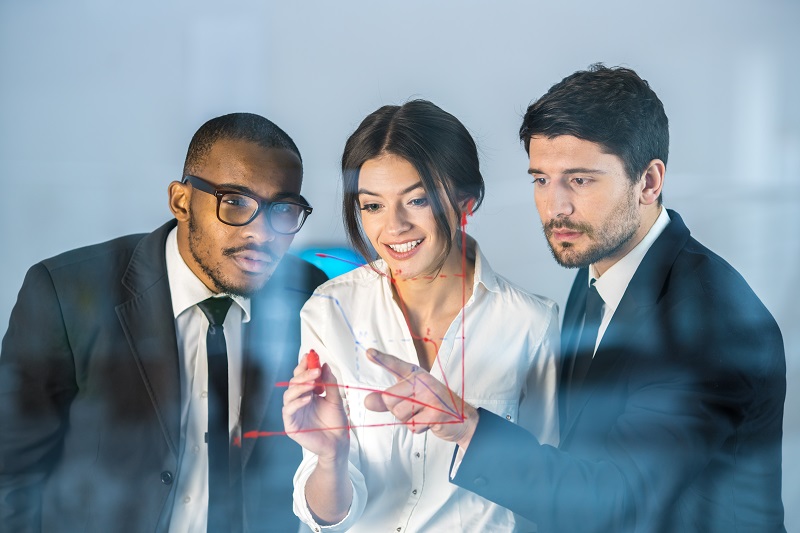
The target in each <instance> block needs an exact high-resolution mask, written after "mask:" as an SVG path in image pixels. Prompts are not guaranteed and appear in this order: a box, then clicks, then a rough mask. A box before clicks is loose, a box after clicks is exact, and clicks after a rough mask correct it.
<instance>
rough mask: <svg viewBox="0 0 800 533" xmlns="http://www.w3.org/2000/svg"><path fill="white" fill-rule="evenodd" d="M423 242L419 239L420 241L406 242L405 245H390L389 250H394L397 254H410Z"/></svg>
mask: <svg viewBox="0 0 800 533" xmlns="http://www.w3.org/2000/svg"><path fill="white" fill-rule="evenodd" d="M421 242H422V239H419V240H418V241H409V242H404V243H403V244H390V245H389V248H391V249H392V250H394V251H395V252H397V253H401V254H404V253H406V252H410V251H411V250H413V249H414V248H416V247H417V245H418V244H419V243H421Z"/></svg>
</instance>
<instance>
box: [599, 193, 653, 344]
mask: <svg viewBox="0 0 800 533" xmlns="http://www.w3.org/2000/svg"><path fill="white" fill-rule="evenodd" d="M668 224H669V215H668V214H667V210H666V208H664V206H661V213H660V214H659V215H658V218H656V221H655V222H654V223H653V226H652V227H651V228H650V230H649V231H648V232H647V235H645V236H644V238H643V239H642V240H641V242H639V244H637V245H636V247H635V248H634V249H633V250H631V251H630V252H628V253H627V254H626V255H625V257H623V258H622V259H620V260H619V261H617V262H616V263H614V264H613V265H611V268H609V269H608V270H606V271H605V272H604V273H603V275H602V276H597V271H596V270H595V268H594V265H591V267H590V268H589V277H588V280H587V283H589V284H591V282H592V279H594V280H596V281H595V282H594V286H595V288H597V292H598V293H599V294H600V297H601V298H602V299H603V319H602V320H601V321H600V327H599V329H598V330H597V341H596V342H595V345H594V350H595V352H596V351H597V347H598V346H600V341H601V340H602V338H603V334H604V333H605V332H606V329H608V324H609V322H611V317H613V316H614V311H616V310H617V307H619V302H620V301H621V300H622V297H623V296H624V295H625V290H626V289H627V288H628V284H629V283H630V282H631V279H632V278H633V275H634V274H636V269H638V268H639V265H640V264H641V262H642V259H644V256H645V255H646V254H647V251H648V250H649V249H650V247H651V246H652V245H653V243H654V242H656V239H657V238H658V236H659V235H661V232H663V231H664V229H665V228H666V227H667V225H668Z"/></svg>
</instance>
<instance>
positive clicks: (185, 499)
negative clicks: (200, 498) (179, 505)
mask: <svg viewBox="0 0 800 533" xmlns="http://www.w3.org/2000/svg"><path fill="white" fill-rule="evenodd" d="M190 501H192V498H190V497H189V496H187V497H185V498H184V499H183V503H189V502H190Z"/></svg>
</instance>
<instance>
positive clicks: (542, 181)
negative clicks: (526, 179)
mask: <svg viewBox="0 0 800 533" xmlns="http://www.w3.org/2000/svg"><path fill="white" fill-rule="evenodd" d="M532 183H533V184H534V185H544V184H545V183H547V181H546V180H545V179H544V178H533V182H532Z"/></svg>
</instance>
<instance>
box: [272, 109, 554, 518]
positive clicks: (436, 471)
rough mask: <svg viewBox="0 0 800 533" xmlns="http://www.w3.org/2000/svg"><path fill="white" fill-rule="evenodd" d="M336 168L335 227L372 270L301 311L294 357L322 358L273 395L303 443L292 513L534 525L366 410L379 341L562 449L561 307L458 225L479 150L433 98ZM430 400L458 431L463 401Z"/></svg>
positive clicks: (302, 366) (478, 191)
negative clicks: (467, 485)
mask: <svg viewBox="0 0 800 533" xmlns="http://www.w3.org/2000/svg"><path fill="white" fill-rule="evenodd" d="M342 172H343V178H344V184H343V185H344V205H343V213H344V221H345V226H346V228H347V231H348V235H349V238H350V240H351V242H352V244H353V245H354V247H355V248H356V249H357V250H358V251H359V252H361V253H362V254H363V255H364V257H365V258H367V259H368V261H369V262H368V264H366V265H364V266H362V267H359V268H357V269H356V270H354V271H352V272H350V273H347V274H345V275H342V276H339V277H337V278H334V279H332V280H330V281H329V282H327V283H325V284H323V285H322V286H321V287H319V288H318V289H317V291H316V292H315V293H314V295H313V296H312V297H311V298H310V299H309V300H308V302H307V303H306V305H305V306H304V308H303V310H302V313H301V320H302V340H301V350H302V351H301V353H302V354H305V353H306V352H309V351H310V350H312V349H313V350H314V351H315V352H316V353H317V354H319V357H320V359H321V361H322V362H323V363H324V364H323V366H322V369H314V368H309V367H308V357H307V356H306V355H303V356H302V357H301V359H300V363H299V365H298V367H297V368H296V369H295V377H294V379H293V380H292V382H291V384H290V386H289V387H288V389H287V391H286V393H285V394H284V423H285V426H286V431H287V433H288V434H289V436H290V437H292V438H293V439H294V440H296V441H297V442H298V443H299V444H301V445H302V446H303V448H304V452H303V453H304V459H303V462H302V464H301V465H300V467H299V468H298V470H297V473H296V475H295V491H294V510H295V513H296V514H297V515H298V516H299V517H300V518H301V519H302V520H303V521H304V522H305V523H306V524H308V525H309V526H310V527H311V528H312V529H313V530H314V531H321V530H322V529H324V530H326V531H354V532H359V531H364V532H370V533H372V532H375V531H393V532H401V533H402V532H405V531H480V532H486V531H515V530H522V529H524V528H530V527H531V524H530V523H526V524H523V523H522V522H521V520H519V519H516V517H515V516H514V515H513V513H511V512H510V511H507V510H506V509H503V508H502V507H499V506H497V505H496V504H494V503H491V502H489V501H488V500H484V499H483V498H481V497H479V496H476V495H474V494H472V493H470V492H468V491H465V490H463V489H460V488H457V487H456V486H455V485H452V484H450V483H449V476H448V473H449V470H450V465H451V461H452V458H453V453H454V448H455V445H454V444H452V443H447V442H445V441H442V440H439V439H436V438H435V437H432V436H431V437H430V438H429V435H428V433H427V432H426V431H425V427H424V426H423V425H419V426H416V427H415V426H414V425H404V424H402V423H400V422H398V421H397V420H396V419H395V418H394V417H393V416H392V414H391V413H388V412H374V411H369V410H367V409H365V407H364V398H365V396H366V395H367V394H368V393H369V392H371V391H374V390H381V391H382V390H384V389H386V388H388V387H390V386H391V385H394V384H395V383H396V377H395V376H392V375H391V374H390V373H389V372H387V371H386V370H385V369H384V368H381V367H380V366H378V365H376V364H375V363H373V362H371V361H370V360H369V359H368V358H367V357H366V350H367V349H369V348H375V349H377V350H380V351H382V352H386V353H391V354H393V355H395V356H397V357H400V358H401V359H403V360H405V361H407V362H410V363H412V364H414V365H419V366H420V367H422V368H424V369H425V370H428V371H429V372H430V373H431V374H432V375H433V376H434V377H436V378H437V379H439V380H440V381H442V382H444V383H445V384H447V386H448V388H450V389H451V390H454V391H460V392H461V396H462V397H463V398H464V400H465V401H466V402H468V403H470V404H472V405H473V406H476V407H478V406H480V407H483V408H485V409H488V410H490V411H493V412H495V413H498V414H500V415H502V416H505V417H506V418H508V419H509V420H512V421H514V422H516V423H519V424H520V425H522V426H524V427H525V428H526V429H528V430H529V431H531V432H532V433H533V434H534V435H536V436H537V438H539V440H540V441H541V442H544V443H549V444H552V445H556V444H557V440H558V418H557V405H556V373H557V364H556V354H557V351H558V319H557V315H558V311H557V308H556V305H555V304H554V303H553V302H552V301H550V300H548V299H545V298H542V297H539V296H536V295H532V294H529V293H527V292H525V291H523V290H522V289H520V288H518V287H515V286H514V285H512V284H511V283H509V282H508V281H507V280H505V279H504V278H502V277H500V276H498V275H497V274H495V273H494V271H492V269H491V267H490V266H489V263H488V262H487V261H486V259H485V258H484V257H483V255H482V254H481V252H480V248H479V247H478V245H477V243H476V242H475V241H474V240H473V239H472V238H470V237H468V236H467V235H466V233H465V232H464V231H463V229H464V227H465V224H466V221H467V216H468V215H470V214H471V213H472V212H473V211H474V210H475V209H477V208H478V206H479V205H480V203H481V201H482V199H483V194H484V184H483V177H482V176H481V173H480V169H479V162H478V153H477V148H476V146H475V142H474V141H473V139H472V137H471V136H470V134H469V132H468V131H467V130H466V128H465V127H464V126H463V125H462V124H461V123H460V122H459V121H458V119H456V118H455V117H454V116H452V115H450V114H449V113H447V112H445V111H443V110H442V109H440V108H438V107H437V106H435V105H434V104H432V103H430V102H427V101H424V100H415V101H410V102H408V103H406V104H404V105H402V106H384V107H381V108H380V109H378V110H377V111H375V112H374V113H372V114H370V115H369V116H368V117H367V118H366V119H364V121H363V122H362V123H361V125H360V126H359V127H358V129H356V131H355V132H354V133H353V134H352V135H351V136H350V138H349V139H348V141H347V144H346V146H345V150H344V154H343V156H342ZM503 238H508V239H510V238H512V237H511V236H503ZM372 250H374V251H375V252H377V256H378V257H377V258H375V256H374V255H373V253H372ZM315 382H316V383H317V384H318V383H320V382H322V383H324V384H326V387H325V389H326V391H327V392H326V394H325V395H324V396H320V395H319V394H317V393H315V391H314V389H315V387H317V389H318V390H319V389H320V388H321V387H319V385H315ZM440 400H441V405H436V406H434V407H435V408H439V409H443V410H446V411H447V412H450V413H451V414H452V415H453V423H459V413H460V409H461V399H460V398H458V397H448V398H440Z"/></svg>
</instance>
